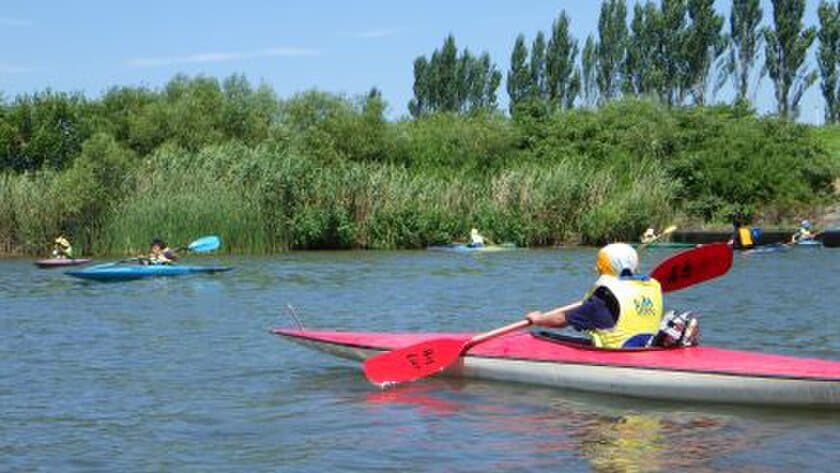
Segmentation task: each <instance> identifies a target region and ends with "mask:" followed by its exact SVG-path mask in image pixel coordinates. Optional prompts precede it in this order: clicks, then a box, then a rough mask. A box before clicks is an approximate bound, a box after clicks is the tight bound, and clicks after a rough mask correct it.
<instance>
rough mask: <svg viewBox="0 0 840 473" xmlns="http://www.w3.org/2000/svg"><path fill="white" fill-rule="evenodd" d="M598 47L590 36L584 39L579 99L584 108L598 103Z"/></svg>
mask: <svg viewBox="0 0 840 473" xmlns="http://www.w3.org/2000/svg"><path fill="white" fill-rule="evenodd" d="M597 49H598V45H597V44H596V43H595V38H593V37H592V35H589V36H587V37H586V43H585V44H584V46H583V54H582V55H581V69H580V70H581V79H582V89H581V99H582V100H583V104H584V105H585V106H586V107H591V106H593V105H595V104H596V103H597V102H598V81H597V79H598V77H597V73H598V70H597V66H598V51H597Z"/></svg>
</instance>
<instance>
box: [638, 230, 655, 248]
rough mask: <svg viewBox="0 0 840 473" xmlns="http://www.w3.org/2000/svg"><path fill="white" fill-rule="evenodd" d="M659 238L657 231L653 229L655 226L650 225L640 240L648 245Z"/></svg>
mask: <svg viewBox="0 0 840 473" xmlns="http://www.w3.org/2000/svg"><path fill="white" fill-rule="evenodd" d="M658 238H659V236H657V235H656V231H655V230H654V229H653V227H650V228H648V229H647V230H645V232H644V233H643V234H642V237H641V238H640V239H639V241H640V242H641V243H642V244H643V245H647V244H649V243H653V242H654V241H656V240H657V239H658Z"/></svg>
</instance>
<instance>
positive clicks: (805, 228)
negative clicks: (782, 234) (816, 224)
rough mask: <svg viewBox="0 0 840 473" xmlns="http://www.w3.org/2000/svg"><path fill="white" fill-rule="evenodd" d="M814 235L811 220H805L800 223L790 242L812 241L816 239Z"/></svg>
mask: <svg viewBox="0 0 840 473" xmlns="http://www.w3.org/2000/svg"><path fill="white" fill-rule="evenodd" d="M814 236H815V235H814V234H813V233H812V232H811V222H810V221H808V220H803V221H802V222H800V223H799V230H797V231H796V233H794V234H793V236H792V237H790V242H791V243H793V244H796V243H799V242H803V241H811V240H813V239H814Z"/></svg>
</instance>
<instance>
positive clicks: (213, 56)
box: [127, 48, 321, 67]
mask: <svg viewBox="0 0 840 473" xmlns="http://www.w3.org/2000/svg"><path fill="white" fill-rule="evenodd" d="M320 54H321V52H320V51H318V50H317V49H306V48H267V49H258V50H255V51H220V52H213V51H211V52H204V53H195V54H189V55H187V56H163V57H147V58H135V59H129V60H128V61H127V64H128V65H129V66H132V67H160V66H172V65H177V64H200V63H206V62H228V61H242V60H245V59H257V58H267V57H300V56H318V55H320Z"/></svg>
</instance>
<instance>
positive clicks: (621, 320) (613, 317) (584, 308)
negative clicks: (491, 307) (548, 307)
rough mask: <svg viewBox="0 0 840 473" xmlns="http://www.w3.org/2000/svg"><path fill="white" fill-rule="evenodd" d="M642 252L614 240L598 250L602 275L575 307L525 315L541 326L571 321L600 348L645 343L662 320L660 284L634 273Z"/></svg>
mask: <svg viewBox="0 0 840 473" xmlns="http://www.w3.org/2000/svg"><path fill="white" fill-rule="evenodd" d="M638 267H639V255H638V253H636V250H634V249H633V247H632V246H630V245H628V244H626V243H612V244H609V245H607V246H605V247H603V248H601V250H600V251H598V257H597V259H596V262H595V268H596V269H597V271H598V274H599V277H598V279H597V280H596V281H595V284H594V285H593V286H592V289H590V290H589V292H588V293H587V296H586V299H584V301H583V303H582V304H581V305H580V306H578V307H577V308H574V309H570V310H568V311H565V312H558V313H543V312H539V311H537V312H531V313H529V314H528V315H526V318H527V319H528V320H530V321H531V322H532V323H533V324H534V325H538V326H542V327H558V328H559V327H566V326H571V327H573V328H574V329H576V330H579V331H582V332H586V333H587V334H588V335H589V337H590V338H591V339H592V344H593V345H594V346H596V347H602V348H635V347H644V346H646V345H647V344H648V342H650V341H651V340H652V338H653V337H654V336H655V335H656V334H657V333H658V331H659V328H660V322H661V321H662V314H663V311H662V288H661V287H660V285H659V282H658V281H656V280H655V279H651V278H649V277H648V276H646V275H639V274H636V272H637V270H638Z"/></svg>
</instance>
